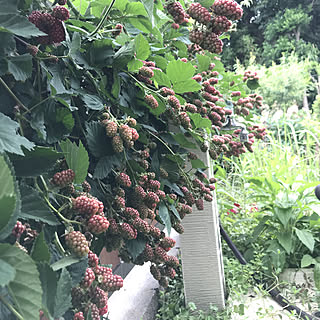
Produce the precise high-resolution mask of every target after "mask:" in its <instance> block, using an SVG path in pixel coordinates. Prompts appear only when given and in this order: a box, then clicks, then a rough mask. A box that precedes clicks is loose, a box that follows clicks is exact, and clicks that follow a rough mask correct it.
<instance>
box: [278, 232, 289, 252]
mask: <svg viewBox="0 0 320 320" xmlns="http://www.w3.org/2000/svg"><path fill="white" fill-rule="evenodd" d="M278 241H279V243H280V244H281V245H282V247H283V248H284V249H285V250H286V252H287V253H288V254H290V252H291V249H292V234H291V232H280V233H278Z"/></svg>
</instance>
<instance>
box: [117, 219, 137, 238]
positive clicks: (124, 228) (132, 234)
mask: <svg viewBox="0 0 320 320" xmlns="http://www.w3.org/2000/svg"><path fill="white" fill-rule="evenodd" d="M120 230H121V234H122V235H123V236H124V237H125V238H126V239H129V240H131V239H135V238H136V237H137V230H135V229H133V228H132V227H131V226H130V224H128V223H126V222H124V223H122V224H121V226H120Z"/></svg>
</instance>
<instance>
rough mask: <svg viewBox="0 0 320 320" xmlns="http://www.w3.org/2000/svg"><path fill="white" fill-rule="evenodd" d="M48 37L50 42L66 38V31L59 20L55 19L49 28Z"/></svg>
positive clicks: (57, 41)
mask: <svg viewBox="0 0 320 320" xmlns="http://www.w3.org/2000/svg"><path fill="white" fill-rule="evenodd" d="M62 8H64V7H62ZM49 37H50V40H51V42H52V43H60V42H62V41H64V40H65V39H66V33H65V31H64V27H63V24H62V22H61V21H60V20H56V22H55V24H54V25H53V27H52V29H51V30H50V33H49Z"/></svg>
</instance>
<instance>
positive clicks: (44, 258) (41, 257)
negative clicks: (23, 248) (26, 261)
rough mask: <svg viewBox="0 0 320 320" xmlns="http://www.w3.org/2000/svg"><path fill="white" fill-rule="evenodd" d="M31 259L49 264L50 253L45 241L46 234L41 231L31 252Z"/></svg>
mask: <svg viewBox="0 0 320 320" xmlns="http://www.w3.org/2000/svg"><path fill="white" fill-rule="evenodd" d="M31 258H32V259H33V260H34V261H36V262H49V261H50V251H49V247H48V245H47V243H46V241H45V239H44V232H43V231H41V232H40V233H39V235H38V236H37V238H36V240H35V242H34V244H33V246H32V250H31Z"/></svg>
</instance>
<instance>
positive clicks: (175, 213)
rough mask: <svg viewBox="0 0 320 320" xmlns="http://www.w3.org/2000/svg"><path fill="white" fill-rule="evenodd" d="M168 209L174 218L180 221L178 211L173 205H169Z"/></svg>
mask: <svg viewBox="0 0 320 320" xmlns="http://www.w3.org/2000/svg"><path fill="white" fill-rule="evenodd" d="M169 208H170V210H171V212H172V213H173V214H174V215H175V216H176V218H177V219H178V220H179V221H181V217H180V214H179V212H178V210H177V209H176V207H175V206H174V205H173V204H170V206H169Z"/></svg>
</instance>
